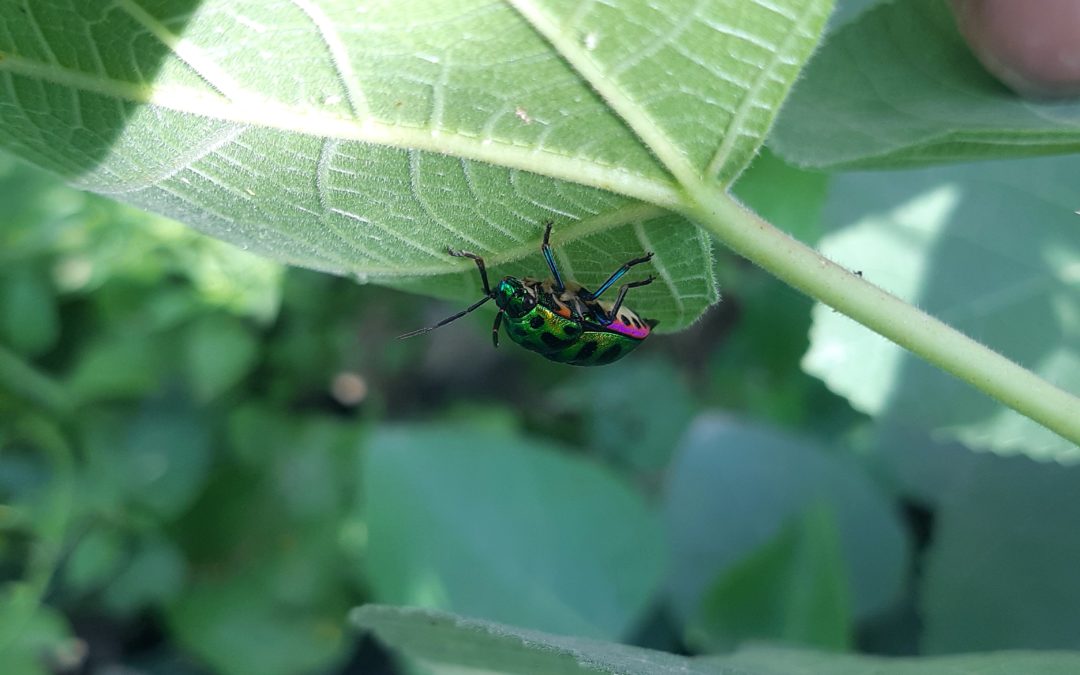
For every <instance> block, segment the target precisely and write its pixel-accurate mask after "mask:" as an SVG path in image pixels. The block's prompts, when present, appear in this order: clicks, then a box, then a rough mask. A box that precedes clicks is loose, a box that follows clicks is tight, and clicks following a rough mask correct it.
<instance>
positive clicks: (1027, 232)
mask: <svg viewBox="0 0 1080 675" xmlns="http://www.w3.org/2000/svg"><path fill="white" fill-rule="evenodd" d="M1077 171H1080V160H1077V159H1075V158H1060V159H1042V160H1028V161H1024V162H1008V163H1005V162H1002V163H985V164H978V165H970V166H961V167H953V168H948V169H933V170H926V171H920V172H905V173H873V174H850V175H846V176H840V177H838V178H836V179H835V180H834V182H833V194H832V196H831V198H830V201H829V206H828V208H827V212H826V214H827V215H826V220H827V221H829V222H830V223H832V224H833V226H834V231H833V233H831V234H830V235H828V236H827V237H826V238H825V239H824V240H823V241H822V243H821V249H822V252H823V253H824V254H825V255H826V256H828V257H829V258H831V259H832V260H835V261H837V262H838V263H839V264H841V265H845V266H847V267H849V268H850V269H853V270H859V271H861V272H862V274H863V276H864V277H866V278H867V279H869V280H870V281H872V282H873V283H875V284H879V285H881V286H882V287H884V288H885V289H886V290H888V291H891V292H893V293H895V294H897V295H899V296H900V297H901V298H904V299H905V300H907V301H909V302H912V303H914V304H917V305H919V306H920V307H922V308H923V309H925V310H926V311H927V312H929V313H930V314H932V315H934V316H937V317H940V318H941V319H943V320H944V321H945V322H947V323H949V324H951V325H953V326H954V327H956V328H958V329H959V330H961V331H963V332H964V333H966V334H967V335H970V336H972V337H973V338H975V339H976V340H979V341H980V342H983V343H984V344H987V345H989V346H991V347H993V348H994V349H997V350H1000V351H1001V352H1003V353H1004V354H1005V355H1006V356H1008V357H1010V358H1011V359H1013V360H1015V361H1017V362H1018V363H1021V364H1024V365H1025V366H1026V367H1028V368H1030V369H1031V370H1033V371H1034V372H1035V373H1037V374H1039V375H1041V376H1042V377H1044V378H1046V379H1047V380H1049V381H1051V382H1054V383H1055V384H1057V385H1058V386H1059V387H1062V388H1064V389H1067V390H1072V391H1080V323H1078V322H1077V321H1076V316H1077V315H1078V313H1080V292H1078V291H1080V278H1078V277H1077V275H1076V274H1075V270H1076V269H1077V267H1078V266H1080V248H1078V247H1077V245H1076V236H1077V232H1078V231H1080V229H1078V227H1080V223H1078V222H1077V216H1076V214H1075V213H1074V211H1075V210H1076V207H1077V200H1076V194H1075V186H1074V181H1073V179H1072V176H1073V175H1075V174H1076V172H1077ZM811 342H812V346H811V349H810V352H809V353H808V354H807V355H806V359H805V361H804V367H805V369H806V370H807V371H808V372H810V373H812V374H814V375H816V376H818V377H820V378H822V379H823V380H824V381H825V382H826V384H828V386H829V387H830V388H831V389H832V390H833V391H836V392H837V393H840V394H841V395H843V396H846V397H847V398H848V399H849V400H850V401H851V403H852V405H853V406H855V407H856V408H858V409H859V410H862V411H864V412H866V413H868V414H871V415H874V416H875V417H877V418H878V419H879V420H881V421H885V422H893V423H898V424H901V425H905V426H911V427H920V428H923V429H926V430H928V431H930V432H932V433H934V434H936V435H938V436H940V437H944V438H951V439H957V440H960V441H962V442H964V443H966V444H968V445H971V446H975V447H980V448H988V449H991V450H994V451H996V452H1001V453H1017V452H1023V453H1026V454H1028V455H1030V456H1032V457H1037V458H1044V459H1057V460H1059V461H1075V460H1080V448H1078V447H1077V446H1076V445H1074V444H1072V443H1069V442H1068V441H1066V440H1065V439H1063V438H1061V437H1059V436H1057V435H1055V434H1054V433H1052V432H1050V431H1048V430H1047V429H1045V428H1044V427H1042V426H1040V425H1038V424H1036V423H1035V422H1032V421H1031V420H1030V419H1028V418H1026V417H1024V416H1022V415H1020V414H1019V413H1016V412H1014V411H1012V410H1011V409H1009V408H1006V407H1004V406H1002V405H1000V404H999V403H997V402H995V401H993V400H992V399H990V398H989V397H988V396H986V395H984V394H982V393H980V392H979V391H977V390H976V389H973V388H971V387H969V386H968V385H967V384H965V383H963V382H961V381H960V380H958V379H956V378H953V377H952V376H950V375H947V374H945V373H943V372H942V371H940V370H938V369H937V368H934V367H933V366H930V365H929V364H927V363H926V362H924V361H922V360H920V359H917V358H914V357H912V356H911V355H910V354H908V353H907V352H905V351H904V350H903V349H901V348H900V347H898V346H896V345H895V344H893V343H891V342H889V341H887V340H885V339H884V338H882V337H880V336H878V335H876V334H874V333H871V332H870V331H869V330H866V329H865V328H862V327H861V326H858V325H857V324H855V323H854V322H852V321H851V320H849V319H847V318H846V317H844V316H842V315H840V314H837V313H836V312H833V311H832V310H831V309H828V308H826V307H823V306H818V307H816V308H815V310H814V327H813V331H812V333H811Z"/></svg>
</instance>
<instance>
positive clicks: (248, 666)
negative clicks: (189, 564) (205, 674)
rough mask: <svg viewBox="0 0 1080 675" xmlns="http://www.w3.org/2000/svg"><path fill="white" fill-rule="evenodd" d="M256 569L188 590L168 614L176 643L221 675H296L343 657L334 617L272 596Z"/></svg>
mask: <svg viewBox="0 0 1080 675" xmlns="http://www.w3.org/2000/svg"><path fill="white" fill-rule="evenodd" d="M266 576H267V575H266V574H265V572H264V571H262V570H260V569H258V567H256V568H253V569H251V570H249V571H248V572H247V573H246V574H243V575H236V576H230V577H228V578H226V579H223V580H220V581H217V582H210V583H203V584H199V585H196V586H194V587H191V588H189V589H188V590H187V591H186V592H185V593H184V595H183V596H182V597H180V598H179V599H178V601H177V603H176V604H175V605H173V606H172V607H171V608H170V610H169V613H168V614H169V621H170V625H171V626H172V627H173V629H174V630H175V631H176V636H177V638H178V639H179V641H180V642H181V643H182V644H184V645H185V646H187V647H188V648H189V649H191V650H192V651H193V652H195V653H196V654H198V655H199V656H200V657H201V658H202V659H204V660H205V661H206V662H207V663H209V664H210V665H211V666H212V667H213V668H214V670H215V672H220V673H222V675H251V674H252V673H259V675H299V674H300V673H308V672H313V671H316V670H318V669H324V668H328V667H330V666H331V665H332V664H333V663H334V662H335V661H337V660H340V659H341V658H342V656H343V647H344V641H343V631H342V627H341V614H340V612H338V613H335V612H329V611H319V610H317V609H313V608H312V607H309V606H303V605H292V604H290V603H288V602H282V601H281V600H280V599H279V598H276V597H275V596H274V589H273V586H272V584H270V583H269V582H268V579H267V578H266Z"/></svg>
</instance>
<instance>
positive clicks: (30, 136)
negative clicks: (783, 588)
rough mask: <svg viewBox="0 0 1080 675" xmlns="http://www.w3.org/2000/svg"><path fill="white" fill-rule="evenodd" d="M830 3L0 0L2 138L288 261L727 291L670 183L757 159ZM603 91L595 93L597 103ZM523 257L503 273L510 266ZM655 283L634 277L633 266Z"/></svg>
mask: <svg viewBox="0 0 1080 675" xmlns="http://www.w3.org/2000/svg"><path fill="white" fill-rule="evenodd" d="M830 8H831V0H810V1H804V0H769V1H768V2H757V1H754V2H747V1H746V0H714V1H712V2H691V1H690V0H680V1H679V2H668V3H663V4H662V5H656V4H652V3H644V2H634V1H632V0H623V1H621V2H615V3H587V4H582V3H578V2H576V1H575V0H511V1H508V2H505V3H489V2H485V1H483V0H434V1H432V0H424V1H423V2H420V1H419V0H417V1H415V2H397V3H372V2H368V3H359V4H358V3H355V2H350V1H349V0H324V1H323V2H319V3H315V2H311V1H310V0H302V1H297V2H294V3H266V2H260V1H258V0H242V1H239V2H238V1H236V0H204V1H202V2H199V1H198V0H155V1H154V2H137V0H120V1H118V2H115V3H107V4H87V3H85V2H81V1H80V0H38V1H35V2H33V3H29V4H27V3H25V2H22V1H20V0H0V147H3V148H7V149H10V150H12V151H14V152H15V153H17V154H19V155H20V156H22V157H25V158H27V159H29V160H31V161H32V162H34V163H36V164H38V165H41V166H44V167H47V168H50V169H52V170H53V171H56V172H58V173H61V174H62V175H64V176H66V177H68V178H69V179H70V180H71V181H73V182H74V183H76V184H77V185H80V186H82V187H84V188H87V189H91V190H95V191H98V192H103V193H108V194H112V195H115V196H117V197H119V198H122V199H124V200H126V201H129V202H132V203H135V204H138V205H141V206H144V207H146V208H149V209H153V210H157V211H160V212H163V213H166V214H168V215H171V216H173V217H176V218H178V219H181V220H183V221H185V222H187V223H190V224H192V225H194V226H196V227H199V228H200V229H203V230H205V231H207V232H210V233H213V234H215V235H217V236H219V237H222V238H225V239H228V240H230V241H233V242H236V243H238V244H240V245H242V246H245V247H251V248H252V249H255V250H258V251H261V252H263V253H267V254H270V255H273V256H274V257H277V258H279V259H282V260H285V261H288V262H291V263H295V264H301V265H306V266H310V267H314V268H318V269H323V270H330V271H334V272H338V273H342V274H350V275H353V276H355V277H357V278H361V279H374V280H380V281H383V282H386V283H392V282H394V281H395V280H396V281H399V282H401V283H403V284H408V283H409V282H410V281H411V282H412V287H414V288H415V287H417V286H418V285H417V284H416V279H417V278H419V277H425V276H427V277H431V276H432V275H442V276H434V278H430V279H428V280H427V282H426V283H423V284H419V288H420V289H421V290H424V291H426V292H432V293H436V294H442V295H446V296H455V297H459V296H460V297H464V296H465V295H468V294H469V293H475V292H476V290H477V282H476V280H475V278H474V277H475V272H474V270H473V269H471V266H470V264H469V263H468V262H467V261H460V260H454V259H452V258H450V257H448V256H447V255H446V254H445V249H446V247H447V246H448V245H449V246H454V247H465V248H468V249H471V250H474V251H476V252H478V253H481V254H483V255H485V256H487V257H488V258H489V259H490V262H491V263H492V264H493V265H494V266H495V267H496V268H497V271H496V273H497V274H498V273H513V274H524V273H532V274H534V275H535V274H539V273H541V271H542V270H543V269H544V268H543V264H542V259H541V258H540V256H539V255H537V246H538V243H539V237H540V234H541V232H542V230H543V222H544V221H545V220H548V219H552V220H555V221H557V223H558V225H559V227H558V228H557V230H556V233H555V237H554V243H555V244H556V245H558V246H559V247H560V248H562V252H561V254H560V256H559V259H560V261H561V262H562V263H563V264H564V265H565V266H566V268H567V270H566V271H567V272H568V273H570V274H571V275H573V276H576V277H577V278H578V279H580V280H581V281H582V282H583V283H586V284H589V283H596V282H597V281H599V280H601V279H603V278H604V277H605V276H606V275H607V274H608V273H609V272H610V271H611V270H613V269H614V268H615V267H616V266H617V265H619V264H621V263H622V262H623V261H624V260H625V259H626V258H627V257H628V256H631V255H636V254H638V253H639V252H640V251H641V250H642V249H650V250H654V251H656V253H657V256H656V258H654V260H653V263H652V265H651V269H650V270H648V271H651V272H654V273H655V274H656V275H657V276H658V277H659V279H660V280H661V283H654V284H653V285H651V286H649V287H648V288H643V289H641V290H640V292H635V294H634V302H635V304H636V305H637V306H639V307H640V308H642V311H643V312H644V313H645V314H647V315H650V316H653V317H655V318H658V319H660V320H661V321H662V322H663V325H664V326H665V327H666V328H668V329H674V328H678V327H680V326H684V325H686V324H687V323H689V322H691V321H692V320H693V319H694V318H696V317H697V316H698V315H699V314H700V313H701V312H702V311H703V310H704V308H705V307H707V306H708V305H709V304H711V303H712V302H714V301H715V300H716V298H717V291H716V288H715V282H714V279H713V277H712V274H711V270H710V265H711V252H710V243H709V241H708V239H707V237H705V236H704V235H703V234H700V233H699V232H697V231H696V230H695V229H693V227H692V226H691V225H689V224H688V223H687V222H686V221H685V220H683V219H682V218H681V217H677V216H673V215H669V214H668V209H671V208H673V207H678V206H680V205H682V204H683V203H684V202H683V200H684V198H683V196H682V193H681V191H680V190H679V186H678V181H677V180H676V179H675V178H674V177H673V175H672V173H670V171H669V170H670V169H671V167H672V166H675V167H677V168H678V169H679V170H680V171H683V173H684V176H683V178H686V177H687V176H691V175H692V176H694V177H695V179H696V178H698V177H701V176H706V177H711V178H716V179H718V181H719V185H721V186H723V185H726V184H728V183H730V181H731V180H732V179H733V178H734V177H735V176H736V175H738V173H739V172H740V171H741V170H742V169H743V168H744V167H745V165H746V164H747V163H748V162H749V160H750V159H751V158H752V157H753V154H754V153H755V151H756V149H757V147H758V145H759V144H760V142H761V140H762V138H763V137H764V134H765V133H766V131H767V129H768V127H769V125H770V124H771V122H772V119H773V117H774V115H775V113H776V111H777V109H778V107H779V105H780V103H781V101H782V99H783V97H784V95H785V94H786V92H787V89H788V87H789V86H790V84H791V82H792V81H793V80H794V78H795V77H796V75H797V74H798V71H799V69H800V67H801V65H802V63H803V62H804V61H805V60H806V58H807V57H808V55H809V53H810V51H811V50H812V49H813V46H814V44H815V42H816V40H817V37H818V34H819V33H820V30H821V27H822V25H823V23H824V21H825V18H826V16H827V15H828V12H829V10H830ZM598 92H599V94H598ZM511 263H512V264H511ZM644 272H646V270H642V273H644Z"/></svg>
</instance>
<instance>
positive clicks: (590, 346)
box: [574, 342, 596, 361]
mask: <svg viewBox="0 0 1080 675" xmlns="http://www.w3.org/2000/svg"><path fill="white" fill-rule="evenodd" d="M595 352H596V343H595V342H586V343H585V346H584V347H582V348H581V349H580V350H579V351H578V353H577V356H576V357H574V360H575V361H585V360H588V358H589V357H590V356H592V355H593V354H594V353H595Z"/></svg>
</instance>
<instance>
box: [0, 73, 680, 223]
mask: <svg viewBox="0 0 1080 675" xmlns="http://www.w3.org/2000/svg"><path fill="white" fill-rule="evenodd" d="M0 71H7V72H9V73H13V74H15V75H21V76H24V77H29V78H36V79H38V80H43V81H46V82H49V83H51V84H55V85H60V86H64V87H69V88H72V89H79V90H82V91H87V92H91V93H95V94H99V95H101V96H105V97H108V98H113V99H117V100H120V101H126V102H129V103H137V104H144V105H153V106H157V107H160V108H164V109H167V110H173V111H175V112H179V113H185V114H190V115H198V116H201V117H206V118H210V119H216V120H221V121H225V122H235V123H239V124H245V125H248V126H252V127H263V128H270V129H276V130H279V131H284V132H293V133H298V134H303V135H305V136H313V137H317V138H324V139H334V140H346V141H359V142H362V143H370V144H373V145H381V146H388V147H394V148H400V149H403V150H424V151H429V152H434V153H439V154H444V155H451V156H456V157H461V158H463V159H469V160H476V161H481V162H486V163H488V164H492V165H495V166H502V167H505V168H508V169H517V170H521V171H529V172H531V173H536V174H540V175H544V176H548V177H550V178H555V179H558V180H565V181H569V182H573V183H578V184H580V185H584V186H587V187H595V188H599V189H602V190H606V191H608V192H613V193H616V194H621V195H624V196H627V197H631V198H633V199H638V200H641V201H644V202H649V203H651V204H655V205H657V206H660V207H663V208H665V209H668V210H672V209H676V208H678V207H679V206H680V205H681V204H682V201H683V199H682V196H681V194H680V192H679V190H678V189H677V188H676V187H675V185H674V184H672V183H670V182H665V181H660V180H656V179H654V178H650V177H647V176H643V175H641V174H638V173H635V172H633V171H628V170H626V169H624V168H622V167H617V166H611V165H602V164H599V163H597V162H595V161H588V160H583V159H580V158H576V157H570V156H568V155H562V154H558V153H555V152H552V151H551V149H550V148H535V147H523V146H520V145H515V144H513V143H510V142H507V141H502V140H500V139H497V138H491V137H483V138H482V137H480V136H470V135H465V134H463V133H461V132H446V131H442V130H439V129H431V128H427V127H407V126H403V125H391V124H386V123H383V122H380V121H378V120H375V119H372V118H366V119H363V120H357V119H351V118H348V117H342V116H340V115H335V114H331V113H327V112H324V111H319V110H316V109H307V110H303V109H296V108H292V107H289V106H286V105H282V104H281V103H278V102H277V101H274V100H271V99H266V98H264V97H262V96H259V95H257V94H251V93H250V92H246V93H245V95H244V96H243V97H242V99H243V102H237V101H231V100H229V99H227V98H224V97H222V96H218V95H216V94H211V93H208V92H206V91H203V90H200V89H196V88H193V87H187V86H183V85H167V86H163V85H141V84H134V83H130V82H122V81H119V80H114V79H110V78H103V77H99V76H92V75H88V74H86V73H80V72H76V71H72V70H69V69H65V68H60V67H58V66H55V65H53V64H45V63H41V62H37V61H32V60H30V59H26V58H24V57H21V56H15V55H10V54H3V53H0ZM95 190H97V188H96V187H95Z"/></svg>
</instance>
